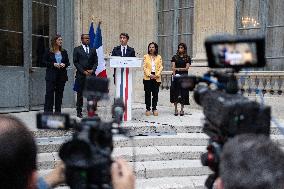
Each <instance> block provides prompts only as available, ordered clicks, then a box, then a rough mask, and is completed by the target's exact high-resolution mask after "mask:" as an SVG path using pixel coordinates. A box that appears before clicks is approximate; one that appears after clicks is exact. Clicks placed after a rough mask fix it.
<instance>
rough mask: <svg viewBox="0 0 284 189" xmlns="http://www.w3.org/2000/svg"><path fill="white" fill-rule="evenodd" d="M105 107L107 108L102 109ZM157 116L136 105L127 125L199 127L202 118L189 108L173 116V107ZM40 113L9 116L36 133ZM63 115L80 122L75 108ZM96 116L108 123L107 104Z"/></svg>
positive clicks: (109, 113) (160, 110)
mask: <svg viewBox="0 0 284 189" xmlns="http://www.w3.org/2000/svg"><path fill="white" fill-rule="evenodd" d="M104 105H107V107H104ZM158 111H159V116H153V115H151V116H149V117H147V116H145V105H144V104H140V103H136V104H133V106H132V121H129V122H128V123H134V124H135V123H138V122H146V124H149V125H150V124H154V123H164V124H171V125H186V124H188V125H191V124H193V123H195V124H198V125H201V124H202V123H201V118H202V117H203V114H202V111H201V110H196V109H190V106H188V107H186V108H185V115H184V116H174V115H173V113H174V109H173V107H168V106H158ZM39 112H42V111H30V112H20V113H11V115H15V116H17V117H18V118H20V119H21V120H23V121H24V122H25V123H26V124H27V126H28V127H29V128H30V129H31V130H33V131H36V130H37V128H36V114H37V113H39ZM62 112H63V113H68V114H70V116H71V117H72V118H74V119H76V120H78V121H79V120H80V119H77V118H76V110H75V108H64V109H62ZM98 115H99V116H100V117H101V119H102V120H104V121H108V120H110V119H111V109H110V106H109V104H106V103H101V106H99V107H98Z"/></svg>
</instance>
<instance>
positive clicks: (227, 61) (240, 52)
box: [212, 42, 258, 67]
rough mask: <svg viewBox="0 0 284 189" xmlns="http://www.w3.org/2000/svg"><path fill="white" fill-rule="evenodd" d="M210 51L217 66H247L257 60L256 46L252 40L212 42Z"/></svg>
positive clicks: (254, 63) (255, 62)
mask: <svg viewBox="0 0 284 189" xmlns="http://www.w3.org/2000/svg"><path fill="white" fill-rule="evenodd" d="M212 53H213V57H212V58H214V60H215V63H216V65H217V66H218V67H233V66H245V67H249V66H254V65H256V64H257V62H258V60H257V46H256V44H255V43H254V42H239V43H223V44H214V45H212Z"/></svg>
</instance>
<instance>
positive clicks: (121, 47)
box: [120, 45, 127, 56]
mask: <svg viewBox="0 0 284 189" xmlns="http://www.w3.org/2000/svg"><path fill="white" fill-rule="evenodd" d="M123 48H125V51H124V54H126V50H127V45H125V46H122V45H120V50H121V55H122V56H123Z"/></svg>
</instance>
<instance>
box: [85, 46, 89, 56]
mask: <svg viewBox="0 0 284 189" xmlns="http://www.w3.org/2000/svg"><path fill="white" fill-rule="evenodd" d="M85 48H86V53H87V54H89V47H88V45H86V46H85Z"/></svg>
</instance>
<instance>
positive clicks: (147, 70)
mask: <svg viewBox="0 0 284 189" xmlns="http://www.w3.org/2000/svg"><path fill="white" fill-rule="evenodd" d="M154 62H155V65H156V70H155V76H156V77H157V79H156V81H157V82H161V73H162V70H163V61H162V57H161V56H160V55H157V57H156V59H155V61H154ZM143 69H144V78H143V79H144V80H150V75H151V71H152V61H151V57H150V55H149V54H146V55H144V63H143Z"/></svg>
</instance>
